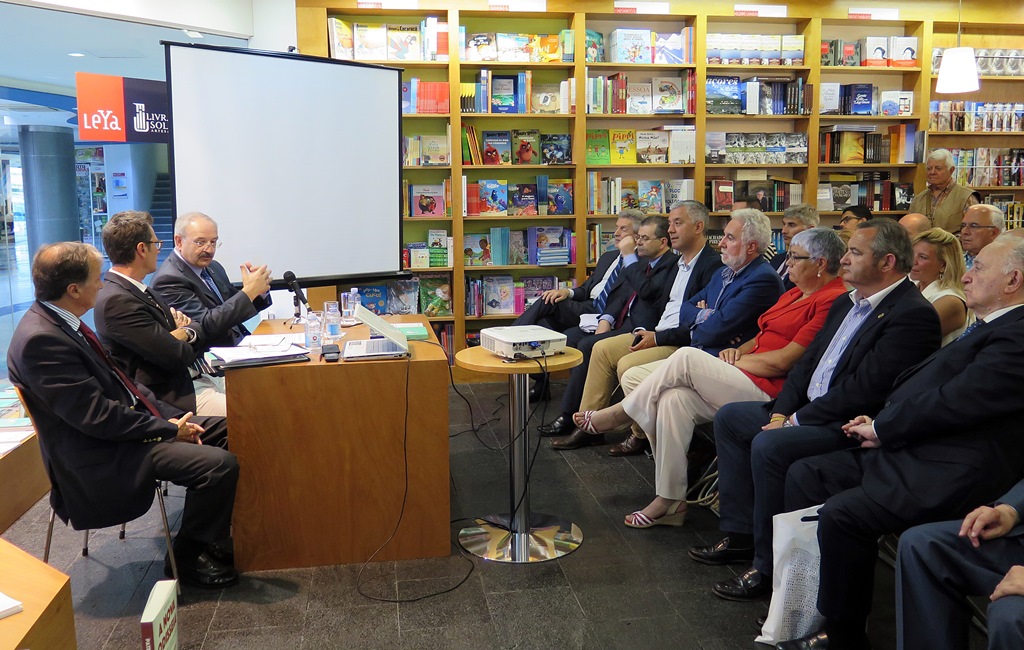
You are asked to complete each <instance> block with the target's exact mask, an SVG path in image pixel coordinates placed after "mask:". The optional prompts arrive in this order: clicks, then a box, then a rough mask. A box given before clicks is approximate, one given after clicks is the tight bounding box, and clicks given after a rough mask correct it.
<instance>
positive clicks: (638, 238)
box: [636, 235, 661, 244]
mask: <svg viewBox="0 0 1024 650" xmlns="http://www.w3.org/2000/svg"><path fill="white" fill-rule="evenodd" d="M655 239H661V237H648V236H647V235H637V236H636V243H638V244H646V243H647V242H649V241H654V240H655Z"/></svg>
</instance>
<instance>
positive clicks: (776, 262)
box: [769, 252, 796, 291]
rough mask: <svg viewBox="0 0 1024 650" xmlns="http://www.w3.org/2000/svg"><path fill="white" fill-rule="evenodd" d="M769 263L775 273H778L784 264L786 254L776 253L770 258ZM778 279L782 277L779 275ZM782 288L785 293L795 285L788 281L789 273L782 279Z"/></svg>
mask: <svg viewBox="0 0 1024 650" xmlns="http://www.w3.org/2000/svg"><path fill="white" fill-rule="evenodd" d="M769 263H770V264H771V265H772V269H774V270H775V272H776V273H778V272H779V268H780V267H782V265H783V264H785V263H786V253H785V252H782V253H776V254H775V255H773V256H772V259H771V261H770V262H769ZM779 277H780V278H782V275H781V274H780V275H779ZM782 286H783V287H784V288H785V290H786V291H789V290H790V289H792V288H794V287H796V285H795V284H793V281H792V280H790V279H789V273H786V277H784V278H782Z"/></svg>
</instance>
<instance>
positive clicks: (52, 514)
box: [43, 508, 57, 564]
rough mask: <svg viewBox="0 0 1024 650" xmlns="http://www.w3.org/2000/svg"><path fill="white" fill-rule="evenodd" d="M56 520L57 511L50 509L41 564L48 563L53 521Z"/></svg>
mask: <svg viewBox="0 0 1024 650" xmlns="http://www.w3.org/2000/svg"><path fill="white" fill-rule="evenodd" d="M56 518H57V511H56V510H54V509H53V508H50V524H49V525H48V526H47V527H46V548H45V549H43V564H49V563H50V542H51V541H52V540H53V520H54V519H56Z"/></svg>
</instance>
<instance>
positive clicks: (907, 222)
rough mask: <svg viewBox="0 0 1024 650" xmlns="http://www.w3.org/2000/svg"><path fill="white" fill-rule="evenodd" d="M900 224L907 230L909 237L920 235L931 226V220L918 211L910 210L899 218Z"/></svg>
mask: <svg viewBox="0 0 1024 650" xmlns="http://www.w3.org/2000/svg"><path fill="white" fill-rule="evenodd" d="M900 225H901V226H903V228H904V229H905V230H906V231H907V233H908V234H909V235H910V238H911V239H913V238H914V237H916V236H918V235H920V234H921V233H923V232H924V231H925V230H928V229H929V228H931V227H932V222H931V220H930V219H929V218H928V217H926V216H924V215H923V214H921V213H920V212H911V213H910V214H907V215H904V216H903V218H902V219H900Z"/></svg>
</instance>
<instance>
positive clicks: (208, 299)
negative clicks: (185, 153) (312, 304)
mask: <svg viewBox="0 0 1024 650" xmlns="http://www.w3.org/2000/svg"><path fill="white" fill-rule="evenodd" d="M220 245H221V241H220V238H219V236H218V234H217V222H215V221H214V220H213V219H211V218H210V217H208V216H206V215H205V214H203V213H201V212H189V213H187V214H183V215H181V216H180V217H178V219H177V220H176V221H175V223H174V253H173V254H172V255H169V256H168V257H167V259H166V260H164V263H163V264H161V265H160V268H159V269H158V270H157V272H156V275H154V276H153V281H152V283H151V285H152V288H153V290H154V291H156V292H157V293H159V294H160V296H161V297H162V298H163V299H164V301H165V302H167V304H168V305H170V306H171V307H174V308H175V309H177V310H178V311H180V312H183V313H185V314H187V315H188V316H189V317H190V318H191V319H192V320H194V321H196V322H197V323H199V326H200V327H201V328H202V330H203V331H204V332H205V333H206V337H207V339H206V340H207V345H208V346H209V347H232V346H235V345H238V342H239V341H241V340H242V338H243V337H245V336H246V335H247V334H249V331H248V330H247V329H245V326H244V325H243V324H242V323H244V322H245V321H247V320H249V319H250V318H252V317H253V316H255V315H256V314H257V313H259V312H260V311H262V310H264V309H266V308H267V307H269V306H270V294H269V293H268V292H269V291H270V271H269V270H268V269H267V266H266V265H263V266H253V265H252V264H250V263H249V262H246V263H245V264H243V265H242V267H241V268H242V290H241V291H239V290H238V289H236V288H235V287H234V286H232V284H231V280H229V279H228V274H227V273H226V272H225V271H224V267H223V266H221V264H220V262H215V261H214V259H213V256H214V255H215V254H216V252H217V248H218V247H220ZM207 349H208V348H207Z"/></svg>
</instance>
